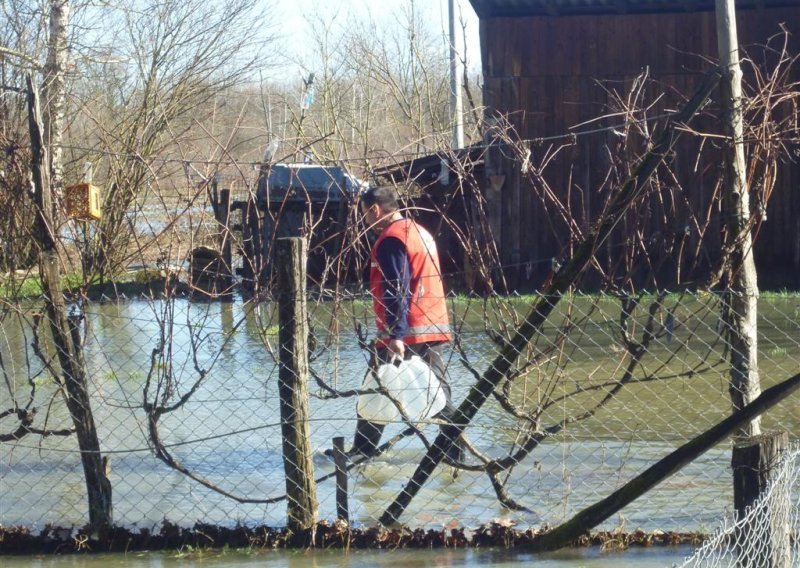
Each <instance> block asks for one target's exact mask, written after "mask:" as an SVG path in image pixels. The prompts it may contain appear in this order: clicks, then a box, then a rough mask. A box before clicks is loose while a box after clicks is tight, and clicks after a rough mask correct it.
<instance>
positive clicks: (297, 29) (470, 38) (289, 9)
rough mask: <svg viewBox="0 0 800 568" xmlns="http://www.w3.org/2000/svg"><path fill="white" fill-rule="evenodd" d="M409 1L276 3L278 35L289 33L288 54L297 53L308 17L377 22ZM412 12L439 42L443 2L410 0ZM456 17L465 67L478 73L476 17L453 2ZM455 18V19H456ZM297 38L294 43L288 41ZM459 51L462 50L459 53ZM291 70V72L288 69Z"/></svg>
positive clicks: (444, 25) (444, 21) (463, 0)
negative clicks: (368, 17) (461, 29)
mask: <svg viewBox="0 0 800 568" xmlns="http://www.w3.org/2000/svg"><path fill="white" fill-rule="evenodd" d="M411 1H412V0H280V1H279V2H278V11H279V13H280V17H281V21H282V22H283V24H282V28H283V29H282V33H286V32H287V31H288V32H289V36H290V37H289V41H290V42H292V43H291V48H290V49H291V50H292V51H301V52H302V50H303V48H304V45H306V44H308V43H310V42H304V41H303V37H308V36H309V35H310V34H311V31H310V28H309V23H308V21H307V18H308V16H309V15H311V16H324V17H328V16H330V17H332V18H333V17H339V16H345V17H346V16H348V15H352V16H354V17H356V18H358V17H359V16H365V17H366V15H367V14H368V13H370V12H372V14H373V16H375V17H377V18H393V17H394V15H395V14H396V13H397V11H398V10H401V9H402V8H403V7H407V6H408V5H409V4H410V2H411ZM413 1H414V9H415V11H417V12H419V13H420V14H421V15H423V16H424V17H425V18H426V19H427V20H428V21H430V22H431V26H432V27H434V26H435V27H434V29H435V30H437V31H441V33H442V38H443V41H444V38H445V37H446V35H447V34H448V14H447V0H413ZM455 6H456V14H458V13H459V11H460V14H461V17H462V18H463V19H464V21H465V22H466V47H467V51H466V52H467V58H468V60H467V66H468V69H469V70H470V71H471V72H473V73H480V68H481V62H480V42H479V38H478V16H477V15H476V14H475V11H474V10H473V9H472V5H471V4H470V3H469V0H455ZM457 17H458V16H457ZM292 36H294V37H297V40H294V39H291V37H292ZM462 51H463V50H462ZM292 67H294V69H292ZM287 70H288V71H290V72H296V73H297V74H298V75H300V74H301V73H302V70H301V69H300V66H299V65H294V66H293V65H291V64H290V65H288V69H287Z"/></svg>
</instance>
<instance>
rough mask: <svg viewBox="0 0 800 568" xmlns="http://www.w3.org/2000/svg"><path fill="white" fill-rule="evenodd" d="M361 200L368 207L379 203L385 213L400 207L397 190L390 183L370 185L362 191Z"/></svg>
mask: <svg viewBox="0 0 800 568" xmlns="http://www.w3.org/2000/svg"><path fill="white" fill-rule="evenodd" d="M361 202H362V203H363V204H364V205H366V206H367V207H372V206H373V205H375V204H376V203H377V204H378V207H380V208H381V211H383V212H385V213H391V212H392V211H397V210H398V209H399V208H400V204H399V202H398V196H397V191H396V190H395V189H394V188H393V187H392V186H390V185H384V186H381V187H370V188H369V189H367V190H365V191H362V192H361Z"/></svg>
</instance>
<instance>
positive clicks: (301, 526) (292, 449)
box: [275, 237, 317, 537]
mask: <svg viewBox="0 0 800 568" xmlns="http://www.w3.org/2000/svg"><path fill="white" fill-rule="evenodd" d="M276 247H277V248H276V257H275V259H276V262H275V268H276V270H277V272H278V282H277V284H278V320H279V323H280V331H279V333H278V340H279V342H280V348H279V352H280V354H279V363H280V367H279V371H278V391H279V394H280V408H281V432H282V434H283V468H284V471H285V473H286V494H287V497H288V499H287V516H288V528H289V530H291V531H292V532H293V533H295V534H302V533H304V532H305V531H308V530H310V529H313V527H314V526H315V525H316V522H317V489H316V483H315V482H314V466H313V462H312V459H311V437H310V431H309V424H308V418H309V411H308V319H307V315H306V255H307V249H306V242H305V240H304V239H302V238H297V237H295V238H287V239H279V240H278V241H277V243H276ZM312 535H313V531H312ZM312 537H313V536H312Z"/></svg>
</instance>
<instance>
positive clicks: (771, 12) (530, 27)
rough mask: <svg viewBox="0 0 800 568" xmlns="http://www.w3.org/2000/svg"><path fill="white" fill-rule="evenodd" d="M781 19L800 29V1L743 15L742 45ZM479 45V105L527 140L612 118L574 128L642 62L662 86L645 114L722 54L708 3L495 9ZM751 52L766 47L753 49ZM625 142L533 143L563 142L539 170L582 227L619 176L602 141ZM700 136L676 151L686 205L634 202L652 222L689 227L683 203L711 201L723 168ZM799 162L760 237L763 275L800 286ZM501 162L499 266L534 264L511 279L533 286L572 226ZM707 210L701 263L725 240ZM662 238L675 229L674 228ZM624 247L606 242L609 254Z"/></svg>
mask: <svg viewBox="0 0 800 568" xmlns="http://www.w3.org/2000/svg"><path fill="white" fill-rule="evenodd" d="M780 22H785V23H786V24H787V26H788V27H789V29H790V30H791V31H794V32H795V34H797V35H800V7H797V8H782V9H762V10H753V11H747V12H740V13H739V22H738V25H739V39H740V44H741V45H742V46H743V47H745V48H747V46H753V45H754V44H764V43H765V42H766V41H767V39H768V38H769V37H770V36H773V35H775V34H777V33H779V32H780V28H779V23H780ZM797 35H796V36H792V38H791V43H790V49H791V51H792V52H793V53H798V52H800V40H799V39H798V37H797ZM481 46H482V55H483V62H484V63H483V65H484V69H483V71H484V102H485V103H486V105H487V107H488V108H489V109H490V112H491V111H492V110H495V111H499V112H501V113H508V115H509V117H510V120H511V122H512V124H513V126H514V129H515V130H516V132H517V133H518V135H519V137H521V138H523V139H538V138H548V137H554V136H557V135H560V134H566V133H569V132H575V131H580V130H589V129H593V128H598V127H601V126H610V125H613V124H614V123H615V119H613V118H609V119H606V120H603V121H599V122H591V123H588V124H586V125H585V126H583V127H579V128H577V129H575V128H573V127H575V125H578V124H581V123H585V122H587V121H590V120H592V119H594V118H596V117H598V116H601V115H604V114H606V113H608V112H609V110H610V109H613V108H614V104H613V101H614V93H615V92H616V93H619V94H622V95H624V94H625V93H626V91H627V89H628V88H629V87H630V85H631V84H632V83H633V81H634V79H635V78H636V77H637V76H638V75H639V74H640V73H641V71H642V70H643V69H645V68H647V69H648V70H649V75H650V77H651V78H653V79H655V80H656V81H657V82H658V85H657V86H651V87H649V88H648V90H647V95H648V97H650V98H651V99H655V98H656V97H657V96H658V95H660V94H663V96H662V98H661V99H660V100H659V102H658V103H657V104H656V105H655V106H654V107H653V108H652V109H651V110H650V111H649V116H656V115H658V114H661V113H664V112H667V111H669V110H671V109H675V108H678V107H679V106H680V105H681V101H682V100H683V97H684V96H691V94H692V93H693V91H694V89H695V87H696V85H697V84H698V82H699V80H700V79H701V78H702V75H703V73H704V72H705V71H707V70H708V69H709V67H710V64H709V63H708V60H707V59H706V58H709V59H712V60H713V59H715V58H716V52H717V47H716V32H715V21H714V14H713V12H702V13H680V14H645V15H613V16H611V15H608V16H570V17H527V18H522V17H520V18H493V19H487V20H482V21H481ZM751 53H754V54H755V53H763V50H758V49H751ZM759 57H761V55H759ZM751 79H752V78H751ZM794 80H795V81H798V80H800V69H795V70H794ZM616 122H621V120H620V119H616ZM693 125H694V126H695V127H697V128H698V129H702V130H705V131H708V132H719V130H720V128H719V125H718V124H715V122H714V121H712V120H711V119H710V118H700V119H699V120H698V121H696V122H695V123H694V124H693ZM621 140H622V139H621V137H619V136H618V135H616V134H615V133H614V132H601V133H595V134H591V135H585V136H577V137H575V138H574V139H572V140H571V139H570V138H562V139H552V140H547V141H545V142H543V143H541V144H534V145H533V146H532V151H533V154H534V159H536V160H538V159H541V157H542V156H543V155H545V154H546V153H547V152H554V151H556V149H557V148H559V147H560V146H563V145H566V146H565V147H564V148H562V149H561V150H560V151H559V153H558V155H557V158H556V159H555V160H554V161H553V162H552V163H551V164H550V166H549V167H548V168H547V170H546V171H545V172H544V175H545V178H546V179H547V181H548V183H549V185H550V187H551V189H552V190H553V192H554V193H555V195H557V196H558V197H559V199H560V200H562V202H563V203H564V204H565V206H567V207H568V209H569V211H570V212H571V213H572V214H573V215H574V216H575V217H576V218H577V219H578V220H579V224H580V225H581V226H582V227H584V228H587V227H589V226H590V224H591V223H592V221H593V220H594V219H596V218H597V215H598V213H599V210H600V207H602V203H603V197H604V195H605V194H606V192H607V190H608V187H609V183H613V182H614V181H615V180H618V179H620V178H621V177H622V176H623V175H624V172H622V171H620V172H617V175H616V176H611V177H610V178H607V177H606V176H607V174H608V171H609V167H610V166H611V163H610V161H609V153H608V152H607V150H606V147H607V146H610V147H614V146H616V145H618V144H620V142H621ZM698 144H699V141H698V140H697V139H691V138H684V139H682V145H681V147H680V148H679V149H678V150H677V152H676V156H675V164H676V166H675V167H676V171H677V174H678V181H679V182H680V184H681V186H682V187H683V188H684V193H683V195H682V202H680V201H681V200H679V202H677V203H670V204H667V205H665V207H664V210H661V209H659V207H660V206H655V205H653V204H650V205H648V206H647V207H644V208H643V209H642V210H640V211H637V213H636V214H644V215H648V216H650V217H651V218H652V227H653V230H654V231H655V228H656V227H657V226H660V225H661V219H663V218H664V216H666V218H667V219H668V220H669V223H670V224H671V226H672V227H673V229H674V232H675V233H676V234H677V232H678V231H681V230H683V229H684V228H685V227H686V225H687V219H688V217H687V211H689V210H690V209H691V210H693V211H695V212H705V211H706V210H707V209H708V207H709V203H710V199H711V196H712V194H713V192H714V190H715V188H714V184H715V180H716V179H717V177H718V176H717V172H718V168H719V167H720V166H719V163H718V156H714V155H712V154H711V153H709V152H707V151H705V152H703V153H702V156H701V157H700V159H698V155H699V147H698ZM640 151H641V148H637V147H636V141H635V140H634V141H633V142H632V143H631V144H630V146H629V147H628V148H626V152H628V153H629V154H630V155H635V154H636V153H637V152H640ZM795 160H796V161H795V163H787V164H784V165H782V166H781V168H780V172H779V176H778V181H777V184H776V186H775V190H774V192H773V195H772V199H771V201H770V204H769V208H768V210H767V213H768V221H767V223H765V224H764V225H763V226H762V227H761V229H760V231H759V234H758V238H757V242H756V253H757V263H758V266H759V277H760V281H761V282H762V283H764V285H765V286H770V287H775V286H790V287H795V288H796V287H800V165H798V160H797V157H795ZM502 167H503V168H505V170H506V171H504V172H503V173H505V175H506V182H505V184H504V186H503V189H502V190H501V199H502V207H501V208H500V210H501V211H502V213H501V214H502V219H500V220H499V222H498V226H500V227H501V231H502V234H501V235H498V236H496V237H497V238H498V241H499V242H500V244H501V247H502V257H503V262H504V263H506V264H509V265H511V264H520V263H521V264H523V265H524V264H526V263H527V264H528V270H527V271H523V273H522V274H521V275H520V276H519V281H518V282H516V284H515V285H514V286H513V287H515V288H516V287H520V288H525V287H535V286H536V285H537V284H538V281H540V280H541V278H543V277H544V275H545V273H546V271H547V269H549V266H550V262H549V261H550V259H551V258H553V257H563V256H565V255H567V254H569V245H570V243H569V242H568V238H567V235H568V234H569V233H568V231H567V230H566V226H565V225H564V223H563V221H562V220H560V219H558V217H557V216H554V215H548V214H547V210H548V209H552V208H549V207H547V206H546V205H545V204H544V203H543V201H542V199H541V198H540V196H539V195H538V194H537V193H536V192H534V191H533V190H532V188H531V187H530V186H529V185H528V184H527V183H526V181H525V180H524V179H520V176H519V174H518V172H517V171H516V170H515V167H516V166H515V164H513V163H512V162H510V161H505V162H504V163H503V165H502ZM710 215H711V217H712V219H714V224H713V225H712V227H711V232H712V233H713V235H714V239H712V240H710V241H707V242H708V243H709V246H707V247H705V249H704V250H701V251H699V255H700V257H701V258H700V259H699V260H701V261H702V262H704V263H705V264H706V265H707V264H708V263H709V262H710V261H711V260H713V257H714V256H716V251H717V250H718V247H719V229H720V228H719V224H718V215H717V212H716V211H711V212H710ZM689 233H690V236H689V242H688V243H687V244H692V243H696V242H697V241H698V239H699V238H700V235H699V234H697V232H696V230H695V229H694V228H692V227H690V229H689ZM656 237H657V238H663V239H667V238H674V237H675V234H672V235H660V236H658V235H657V236H656ZM615 238H617V239H622V238H623V237H622V236H621V234H619V235H617V236H616V237H615ZM618 244H620V243H615V242H610V243H607V251H608V253H607V255H608V258H609V259H611V258H613V256H614V250H615V246H616V245H618ZM687 264H688V263H687ZM531 266H533V268H534V270H533V273H531V270H530V267H531ZM687 269H688V266H687ZM669 284H673V283H669Z"/></svg>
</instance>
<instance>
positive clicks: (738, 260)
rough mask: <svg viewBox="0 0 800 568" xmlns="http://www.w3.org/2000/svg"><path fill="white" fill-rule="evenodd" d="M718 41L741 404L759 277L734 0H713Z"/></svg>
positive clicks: (752, 392)
mask: <svg viewBox="0 0 800 568" xmlns="http://www.w3.org/2000/svg"><path fill="white" fill-rule="evenodd" d="M716 11H717V43H718V48H719V59H720V67H721V70H722V79H721V81H720V91H721V94H722V108H723V113H724V116H723V123H724V124H723V126H724V131H725V134H726V136H727V138H728V145H727V147H726V148H725V150H724V155H725V157H724V162H725V189H724V191H723V200H722V211H723V219H725V247H726V249H727V252H728V254H730V270H731V278H730V281H729V282H728V286H729V289H730V293H729V294H727V295H726V297H725V298H726V300H725V309H726V311H727V314H728V317H727V320H728V324H729V326H730V329H729V330H728V334H729V338H730V339H729V342H730V354H731V383H730V396H731V402H732V403H733V408H734V409H739V408H742V407H743V406H744V405H746V404H747V403H749V402H750V401H752V400H754V399H755V398H756V397H757V396H758V395H759V394H760V393H761V386H760V383H759V377H758V357H757V351H758V338H757V331H758V326H757V322H756V318H757V316H758V279H757V277H756V266H755V261H754V259H753V239H752V236H751V234H750V202H749V199H750V193H749V191H748V187H747V175H746V167H745V159H744V135H743V116H742V70H741V68H740V66H739V45H738V39H737V33H736V10H735V6H734V0H716ZM760 433H761V422H760V419H758V418H756V419H754V420H753V421H752V422H751V423H750V424H748V425H746V426H745V427H743V428H742V431H741V434H742V435H744V436H756V435H758V434H760Z"/></svg>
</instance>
